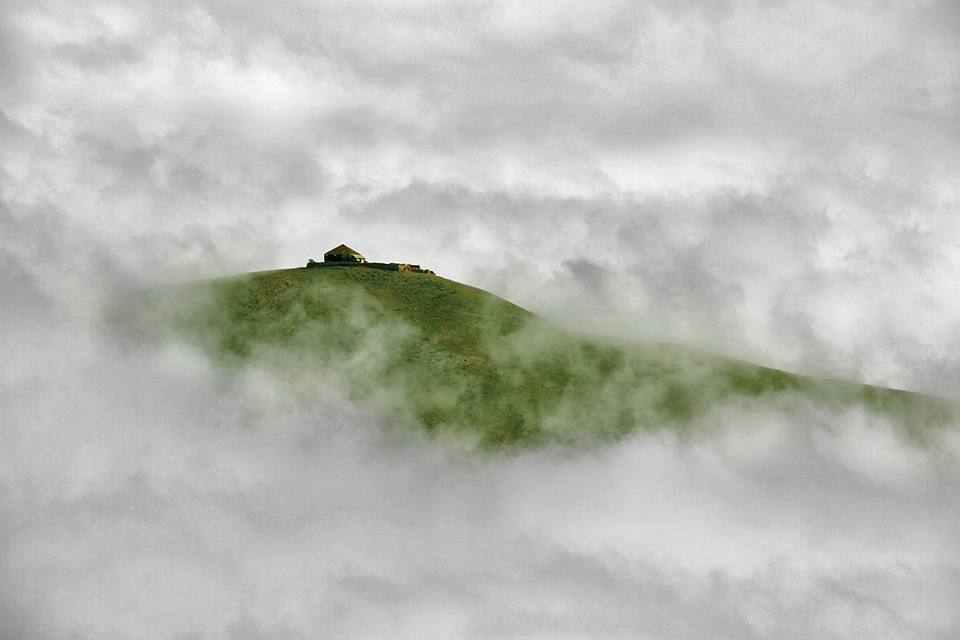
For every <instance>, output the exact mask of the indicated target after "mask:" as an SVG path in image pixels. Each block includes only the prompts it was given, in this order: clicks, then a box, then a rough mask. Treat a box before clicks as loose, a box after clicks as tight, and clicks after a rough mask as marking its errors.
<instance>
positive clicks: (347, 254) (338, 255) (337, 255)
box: [323, 244, 367, 264]
mask: <svg viewBox="0 0 960 640" xmlns="http://www.w3.org/2000/svg"><path fill="white" fill-rule="evenodd" d="M323 261H324V262H358V263H360V264H363V263H365V262H366V261H367V259H366V258H364V257H363V256H362V255H360V254H359V253H357V252H356V251H354V250H353V249H351V248H350V247H348V246H347V245H345V244H342V245H340V246H339V247H337V248H335V249H330V251H327V252H326V253H325V254H323Z"/></svg>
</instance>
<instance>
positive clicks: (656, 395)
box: [128, 266, 957, 449]
mask: <svg viewBox="0 0 960 640" xmlns="http://www.w3.org/2000/svg"><path fill="white" fill-rule="evenodd" d="M132 318H133V323H134V325H135V326H136V327H137V328H138V330H139V331H141V332H142V334H143V336H145V337H147V338H148V339H149V340H152V341H153V342H154V344H157V345H160V344H162V343H163V341H164V340H167V341H169V340H175V341H185V342H186V343H188V344H190V345H192V346H193V347H195V348H198V349H200V350H202V352H203V353H204V354H206V356H207V357H209V358H211V359H212V360H213V361H214V362H215V363H216V366H217V367H219V368H221V369H222V370H224V371H226V372H229V375H230V376H231V377H232V379H233V380H234V382H235V383H236V384H237V385H238V388H243V390H244V391H243V394H244V396H245V397H247V398H248V399H250V400H251V401H255V399H257V398H259V401H262V402H264V403H268V404H269V403H277V402H280V403H301V404H303V403H310V402H316V401H318V400H319V399H321V398H323V397H325V396H329V394H331V393H337V394H341V395H342V396H343V397H345V398H348V399H349V400H351V401H355V402H359V403H361V405H363V406H366V407H368V408H370V409H371V410H373V411H374V412H376V413H377V414H379V415H380V416H381V417H383V418H384V419H389V420H393V421H395V422H396V423H398V424H402V425H405V426H406V427H407V428H410V429H413V430H418V431H422V432H424V433H426V434H428V435H429V436H430V437H433V438H438V439H441V440H444V441H451V442H453V441H455V442H456V443H457V444H458V446H464V447H467V448H476V447H481V448H485V449H499V448H504V447H507V448H516V447H530V446H541V445H568V446H569V445H596V444H601V443H604V442H613V441H616V440H618V439H620V438H623V437H625V436H627V435H629V434H632V433H635V432H639V431H646V432H658V431H669V432H671V433H674V434H676V435H678V436H679V437H681V438H694V437H699V436H700V435H703V434H704V433H709V432H711V431H716V430H718V429H721V428H722V427H720V426H719V423H722V421H720V420H718V419H717V416H718V415H720V414H721V413H722V412H723V411H724V409H725V408H730V407H743V406H746V405H748V404H762V405H763V406H767V407H771V408H776V409H777V410H781V411H788V412H797V413H801V414H805V415H808V416H809V417H810V419H811V420H817V419H820V420H823V419H828V418H827V416H833V417H836V416H839V415H841V414H843V413H844V412H848V411H850V410H852V409H859V410H863V411H864V412H865V414H866V415H867V416H869V417H870V419H872V420H879V421H885V422H889V423H890V424H892V425H894V427H895V429H896V430H897V431H898V432H900V433H901V435H902V436H903V437H904V438H905V439H907V440H908V441H911V442H914V443H915V444H917V445H920V446H933V443H934V442H935V441H936V437H937V434H938V431H937V430H938V429H941V428H942V427H944V426H945V425H947V424H950V423H951V422H952V421H954V420H955V419H956V416H957V407H956V406H955V405H954V404H952V403H950V402H948V401H946V400H943V399H939V398H935V397H932V396H925V395H921V394H916V393H909V392H905V391H898V390H892V389H884V388H879V387H874V386H869V385H861V384H856V383H852V382H844V381H839V380H830V379H819V378H813V377H809V376H801V375H795V374H791V373H787V372H784V371H780V370H777V369H771V368H767V367H762V366H757V365H754V364H750V363H747V362H743V361H739V360H735V359H732V358H728V357H723V356H719V355H716V354H712V353H709V352H706V351H702V350H699V349H694V348H690V347H683V346H679V345H671V344H660V343H644V342H631V341H626V340H615V339H611V338H602V337H597V336H586V335H578V334H575V333H571V332H569V331H564V330H561V329H560V328H558V327H556V326H554V325H552V324H551V323H549V322H547V321H546V320H544V319H542V318H540V317H538V316H536V315H534V314H532V313H530V312H528V311H525V310H524V309H521V308H520V307H517V306H516V305H513V304H511V303H509V302H507V301H505V300H503V299H501V298H498V297H497V296H494V295H492V294H490V293H487V292H485V291H483V290H480V289H477V288H474V287H470V286H467V285H464V284H460V283H457V282H454V281H451V280H447V279H444V278H440V277H437V276H434V275H430V274H426V273H409V272H398V271H385V270H381V269H374V268H368V267H365V266H336V267H328V268H322V269H319V268H316V269H309V268H308V269H287V270H279V271H269V272H261V273H254V274H248V275H244V276H237V277H233V278H225V279H220V280H213V281H204V282H194V283H189V284H181V285H171V286H167V287H164V288H160V289H155V290H151V291H149V292H146V293H145V294H143V296H142V297H141V298H140V300H139V303H138V304H137V305H136V306H135V307H134V308H133V310H132ZM128 319H130V318H128ZM818 416H819V417H818Z"/></svg>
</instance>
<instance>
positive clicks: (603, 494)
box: [0, 0, 960, 639]
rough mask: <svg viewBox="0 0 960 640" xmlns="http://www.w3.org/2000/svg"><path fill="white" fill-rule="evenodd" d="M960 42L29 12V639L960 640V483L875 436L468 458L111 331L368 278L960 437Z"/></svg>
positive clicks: (478, 22)
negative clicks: (856, 393) (704, 364)
mask: <svg viewBox="0 0 960 640" xmlns="http://www.w3.org/2000/svg"><path fill="white" fill-rule="evenodd" d="M958 34H960V12H958V11H957V9H956V7H955V3H953V2H950V1H947V0H944V1H942V2H936V1H931V2H914V1H907V0H893V1H890V2H883V3H879V2H867V1H864V2H856V3H852V4H848V5H844V6H843V7H838V6H835V3H829V2H805V3H802V5H795V4H790V3H782V2H767V1H760V0H755V1H744V2H709V3H707V2H703V3H701V2H696V1H695V0H690V1H686V2H681V3H677V2H657V1H649V2H642V3H637V2H622V3H618V2H607V3H601V4H600V5H596V4H593V5H590V7H589V9H588V8H587V7H586V5H583V4H576V3H570V2H557V3H552V4H551V5H550V6H549V7H546V8H538V9H521V8H518V6H517V5H516V3H509V2H495V1H486V2H432V1H426V0H424V1H422V2H416V3H411V2H364V3H358V2H349V3H340V2H323V3H301V2H272V3H251V2H246V3H244V2H239V3H237V2H234V3H223V2H215V1H200V2H167V3H162V4H157V3H140V2H136V1H123V2H116V3H109V4H108V3H103V4H101V3H96V2H82V3H76V2H62V1H56V0H50V1H42V2H22V1H19V0H13V1H11V2H7V3H5V4H4V6H3V8H2V9H0V78H2V82H0V276H2V277H0V283H2V284H0V293H2V299H3V300H5V301H8V302H6V303H5V304H4V305H2V306H0V327H2V328H3V337H2V340H0V349H2V356H3V362H4V364H3V366H2V368H0V381H2V383H0V400H2V405H3V419H2V420H0V429H2V431H3V436H2V437H3V441H4V442H5V443H7V444H6V446H5V447H4V448H3V450H2V453H0V456H2V458H3V459H2V461H0V469H2V471H0V508H2V514H3V516H2V520H0V540H2V542H3V544H2V546H0V549H2V551H0V553H2V558H3V559H2V564H0V594H2V597H0V637H11V638H12V637H18V638H45V637H71V636H73V637H81V638H84V637H103V636H113V637H121V638H122V637H159V638H183V637H200V638H238V639H239V638H272V637H316V635H317V634H321V633H328V634H329V635H331V636H337V637H357V638H367V637H392V638H398V637H400V638H402V637H411V638H412V637H417V638H423V637H444V638H446V637H464V638H466V637H475V638H482V637H498V638H502V637H551V638H555V637H572V638H579V637H596V636H601V637H631V638H636V637H651V638H653V637H656V638H664V637H675V638H692V637H703V636H704V635H712V636H713V637H729V638H751V637H784V638H790V637H797V638H800V637H811V636H817V637H825V638H829V637H837V638H841V637H852V636H856V635H857V634H861V635H867V636H878V635H882V636H883V637H891V638H936V637H943V638H947V637H954V636H955V635H956V633H957V630H958V629H957V625H958V619H957V617H956V613H955V611H954V607H953V603H955V602H956V601H957V600H958V596H960V573H958V566H960V563H958V560H960V553H958V549H957V543H956V540H957V536H956V532H957V527H958V521H957V519H958V517H960V512H958V510H957V509H956V500H957V493H958V487H960V485H958V482H957V476H956V468H955V463H953V462H951V460H953V459H955V455H954V454H951V455H947V456H943V455H941V454H939V453H937V452H932V451H924V450H918V449H916V448H915V447H913V446H912V445H910V444H908V443H905V442H903V441H902V440H901V439H900V438H899V437H898V436H897V435H896V432H895V431H894V430H892V429H889V428H887V427H886V426H885V425H884V424H882V423H878V422H877V421H876V420H873V419H871V418H870V416H865V415H860V414H857V413H849V414H846V415H839V416H838V415H821V414H818V413H817V411H816V410H815V409H810V410H809V411H804V412H800V413H799V414H789V415H787V414H785V413H784V412H783V411H780V410H775V409H772V408H769V407H763V406H751V407H742V408H738V409H734V408H729V407H728V408H725V409H723V410H722V411H719V410H718V412H717V414H716V415H715V416H713V418H712V419H714V420H716V421H717V425H719V427H718V428H717V429H715V430H713V431H712V432H719V433H722V434H724V435H723V436H722V437H718V438H716V439H705V440H704V441H703V442H698V443H695V444H691V445H685V446H680V445H678V444H676V443H673V442H670V441H668V440H657V439H649V438H648V439H643V438H640V439H636V440H632V441H629V442H626V443H623V444H622V445H619V446H617V447H615V448H612V449H609V450H603V451H595V452H590V453H583V454H578V455H574V454H570V453H569V452H567V453H564V454H560V453H556V452H540V453H536V454H528V455H527V454H525V455H524V456H522V457H518V458H511V459H508V460H499V459H495V460H480V461H478V460H475V459H470V460H466V459H460V458H459V457H458V456H457V455H456V454H453V453H450V452H444V451H438V450H437V449H436V448H434V447H431V446H425V445H424V444H423V443H416V442H411V441H410V440H409V438H408V437H407V436H404V435H403V434H398V433H396V431H395V430H394V429H392V428H391V426H390V425H385V424H380V423H378V421H377V420H376V419H375V418H374V417H372V416H369V415H365V414H363V412H362V411H360V410H358V409H356V408H354V407H352V406H350V405H349V404H348V403H345V402H342V401H339V400H337V399H336V398H333V397H331V398H328V399H326V400H324V402H322V403H319V404H310V405H305V406H296V407H285V408H277V407H276V406H271V407H269V408H267V409H264V408H260V409H255V408H252V406H251V405H250V404H249V403H244V402H243V401H242V399H240V398H238V396H237V392H236V389H233V388H231V387H230V386H229V385H228V384H226V383H225V382H224V381H223V380H220V379H218V377H217V376H216V375H215V374H214V373H212V370H211V369H210V368H209V367H208V365H207V364H206V363H205V362H204V361H203V359H202V358H200V357H199V356H196V354H191V353H188V352H183V351H176V349H173V350H171V351H167V352H166V353H167V355H166V356H165V358H166V359H164V358H162V357H160V356H158V355H157V354H153V353H148V352H145V351H143V350H142V348H141V347H140V346H138V345H136V344H132V343H130V342H129V341H125V340H124V339H123V338H122V337H118V336H106V335H104V334H103V333H102V329H101V328H100V325H99V324H98V322H99V316H100V309H101V308H102V305H103V300H105V299H106V298H108V297H110V296H113V295H115V293H116V291H125V290H128V287H132V286H139V285H140V284H142V283H144V282H155V281H159V280H167V279H172V278H191V277H201V276H209V275H222V274H228V273H236V272H242V271H250V270H256V269H269V268H277V267H287V266H295V265H301V264H303V263H305V262H306V260H307V258H310V257H313V258H319V257H320V254H322V252H323V251H325V250H327V249H329V248H330V247H333V246H335V245H337V244H340V243H341V242H346V243H347V244H350V245H351V246H353V247H354V248H356V249H358V250H360V251H361V252H363V253H364V254H366V255H368V256H370V257H372V258H374V259H382V260H385V261H394V260H395V261H411V262H420V263H421V264H424V265H425V266H427V267H428V268H431V269H434V270H435V271H437V272H438V273H439V274H440V275H443V276H447V277H450V278H453V279H456V280H459V281H462V282H466V283H467V284H477V285H479V286H480V287H483V288H485V289H488V290H491V291H494V292H495V293H498V294H500V295H503V296H504V297H507V298H508V299H510V300H512V301H514V302H516V303H518V304H520V305H521V306H524V307H526V308H530V309H533V310H536V311H539V312H543V313H545V314H548V315H550V316H551V317H552V318H554V319H556V320H558V321H561V322H566V323H569V324H572V325H575V326H578V327H582V328H586V329H588V330H590V331H595V332H599V333H615V334H621V335H629V336H633V337H647V338H655V339H661V340H673V341H684V342H692V343H698V344H703V345H708V346H711V347H713V348H715V349H719V350H723V351H725V352H728V353H731V354H734V355H739V356H741V357H746V358H749V359H753V360H756V361H760V362H763V363H765V364H773V365H777V366H781V367H785V368H791V369H800V370H807V371H823V372H829V373H830V374H832V375H836V376H840V377H850V378H855V379H859V380H864V381H867V382H875V383H880V384H889V385H893V386H898V387H902V388H912V389H920V390H925V391H928V392H934V393H941V394H944V395H950V396H952V397H960V387H958V385H957V380H958V373H960V360H958V357H957V355H956V354H958V353H960V348H958V347H960V344H958V337H957V336H958V335H960V331H958V329H960V327H958V320H957V319H958V318H960V307H958V303H957V301H956V295H955V292H956V282H957V281H958V280H960V244H958V241H957V240H956V239H957V238H960V229H958V228H957V224H958V223H957V220H958V219H960V218H958V216H957V213H958V207H960V178H958V175H960V174H958V172H957V171H956V168H957V166H960V144H958V143H960V120H958V115H957V114H958V113H960V108H958V106H960V105H958V85H957V82H958V80H957V79H958V78H960V73H958V60H960V57H958V53H960V36H958ZM171 349H172V348H171ZM171 354H173V355H171ZM951 438H952V435H951V434H947V435H945V442H946V444H944V447H945V450H947V451H953V452H955V451H956V447H955V443H953V444H950V443H951V442H953V441H952V440H951ZM951 447H953V448H951Z"/></svg>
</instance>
